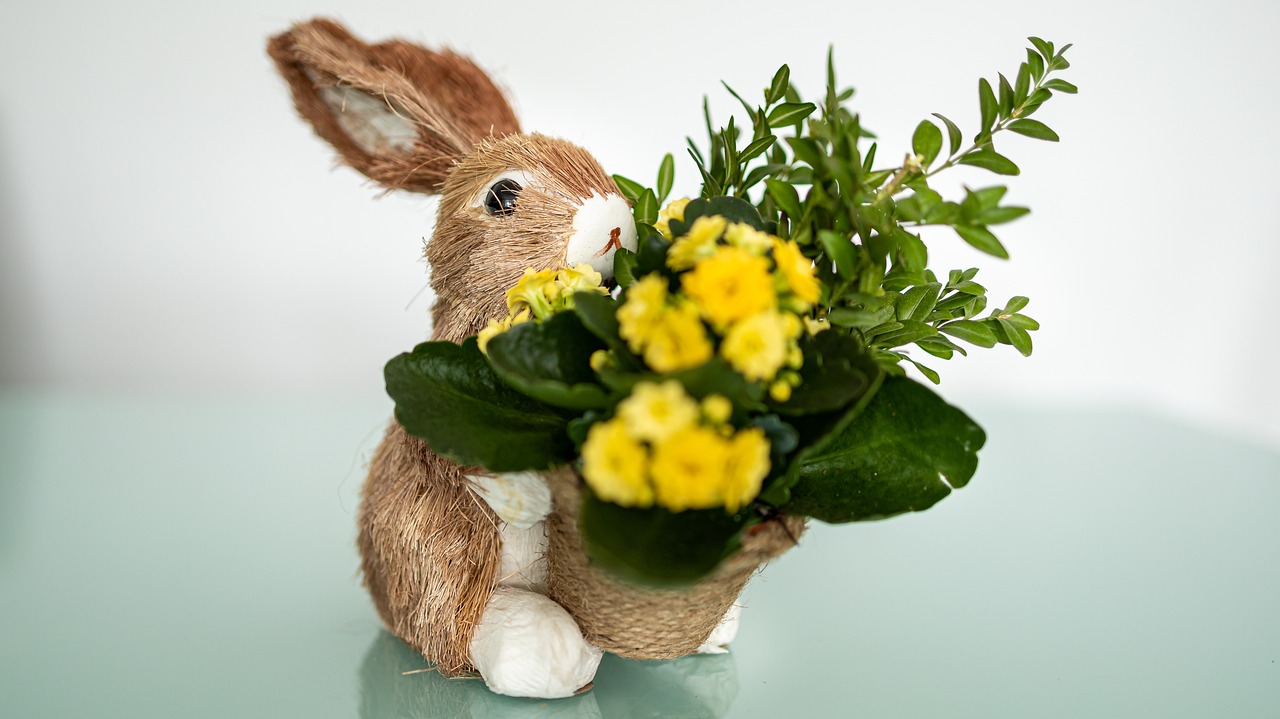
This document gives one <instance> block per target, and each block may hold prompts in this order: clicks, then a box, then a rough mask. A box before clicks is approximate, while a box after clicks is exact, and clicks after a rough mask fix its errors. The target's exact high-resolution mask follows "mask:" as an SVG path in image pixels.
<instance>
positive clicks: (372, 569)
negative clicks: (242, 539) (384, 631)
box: [359, 422, 502, 676]
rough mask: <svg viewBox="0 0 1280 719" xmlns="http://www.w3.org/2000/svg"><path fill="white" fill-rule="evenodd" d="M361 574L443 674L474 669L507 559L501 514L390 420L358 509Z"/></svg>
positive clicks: (389, 616)
mask: <svg viewBox="0 0 1280 719" xmlns="http://www.w3.org/2000/svg"><path fill="white" fill-rule="evenodd" d="M359 524H360V537H359V548H360V555H361V567H362V569H363V573H364V581H365V584H366V586H368V588H369V593H370V594H371V595H372V596H373V600H374V604H375V606H376V607H377V610H378V614H379V615H380V616H381V617H382V621H383V622H384V623H385V624H386V626H387V628H388V629H389V630H390V631H391V632H392V633H393V634H395V635H396V636H398V637H400V638H401V639H403V640H404V641H405V642H406V643H408V644H409V645H410V646H412V647H413V648H414V649H416V650H418V651H419V652H421V653H422V655H423V656H424V657H426V659H427V660H428V661H432V662H435V663H436V665H437V668H438V669H439V670H440V671H441V672H442V673H444V674H446V675H450V676H453V675H458V674H462V673H464V672H467V671H470V670H471V669H473V668H474V667H473V666H472V664H471V658H470V644H471V640H472V636H473V634H474V632H475V627H476V625H477V624H479V622H480V619H481V617H482V616H483V614H484V610H485V607H487V606H488V604H489V600H490V598H491V597H492V595H493V591H494V587H495V585H496V584H497V580H498V572H499V567H500V565H501V555H502V540H501V535H500V532H499V525H498V518H497V517H496V516H495V515H494V513H493V511H492V510H491V509H489V507H488V505H486V504H485V503H484V502H483V501H482V500H481V499H480V498H479V497H478V496H476V494H475V492H473V491H472V490H471V488H470V483H469V482H468V481H467V480H466V479H465V477H464V476H463V470H462V468H460V467H458V466H457V465H455V464H453V463H452V462H450V461H448V460H446V459H444V458H442V457H439V456H438V455H436V454H434V453H433V452H431V450H430V449H428V448H427V446H426V444H425V443H424V442H422V441H421V440H419V439H417V438H416V437H412V436H410V435H409V434H408V433H407V432H405V430H404V428H403V427H401V426H400V425H399V424H397V423H394V422H393V423H392V425H391V427H390V428H389V429H388V430H387V435H386V437H384V438H383V440H382V444H381V445H380V446H379V447H378V450H377V452H376V453H375V454H374V457H373V462H372V463H371V465H370V468H369V476H368V478H367V479H366V481H365V486H364V497H363V501H362V502H361V507H360V518H359Z"/></svg>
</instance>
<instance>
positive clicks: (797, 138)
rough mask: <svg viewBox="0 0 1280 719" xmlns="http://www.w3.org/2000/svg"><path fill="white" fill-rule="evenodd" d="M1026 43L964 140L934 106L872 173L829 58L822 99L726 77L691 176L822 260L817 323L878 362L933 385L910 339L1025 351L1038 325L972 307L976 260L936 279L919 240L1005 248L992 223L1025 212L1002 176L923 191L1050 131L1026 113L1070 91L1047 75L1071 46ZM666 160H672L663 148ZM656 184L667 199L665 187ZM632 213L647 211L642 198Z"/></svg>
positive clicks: (635, 187) (992, 250)
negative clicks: (718, 120)
mask: <svg viewBox="0 0 1280 719" xmlns="http://www.w3.org/2000/svg"><path fill="white" fill-rule="evenodd" d="M1029 41H1030V42H1031V47H1030V48H1028V49H1027V60H1026V62H1023V63H1021V64H1020V65H1019V67H1018V71H1017V72H1016V73H1015V74H1013V75H1011V76H1005V75H1003V74H1000V75H998V76H997V80H996V82H995V83H994V84H993V83H992V82H991V81H989V80H987V79H985V78H984V79H981V80H979V82H978V128H977V131H976V132H974V133H973V142H972V143H971V144H969V145H967V146H966V145H965V144H964V133H963V131H962V130H961V129H960V126H959V125H958V124H956V123H955V122H953V121H952V120H951V119H949V118H947V117H945V116H943V115H941V114H938V113H934V115H933V116H934V118H936V119H937V120H938V121H940V122H941V124H942V127H941V128H940V127H939V126H938V125H937V124H935V123H934V122H933V121H932V120H928V119H926V120H922V121H921V122H920V124H919V125H917V127H916V129H915V132H914V133H913V134H912V138H911V151H910V152H908V153H906V155H905V157H904V159H903V162H902V164H900V165H898V166H896V167H883V168H879V169H877V168H876V166H875V156H876V150H877V145H876V143H875V142H872V143H871V144H870V145H869V146H867V147H865V148H864V147H863V144H864V140H867V139H873V138H874V135H872V133H870V132H868V131H867V130H866V129H865V128H864V127H863V126H862V121H861V118H860V117H859V115H858V114H857V113H855V112H853V111H852V110H851V109H850V107H849V105H848V101H849V100H850V99H851V98H852V97H853V96H854V90H853V88H844V89H840V88H839V87H838V86H837V84H836V80H835V71H834V63H833V62H832V60H831V58H830V56H828V62H827V88H826V93H825V95H824V97H823V100H822V101H821V102H820V103H813V102H805V101H804V100H803V99H802V98H801V97H800V94H799V92H798V91H797V90H796V88H795V87H793V86H791V85H790V76H791V71H790V68H789V67H787V66H785V65H784V66H782V67H781V68H779V69H778V72H777V73H775V74H774V76H773V79H772V80H771V81H770V82H769V85H768V86H767V87H766V88H765V89H764V91H763V100H764V103H763V104H760V105H755V104H752V103H750V102H747V101H746V100H744V99H743V97H742V96H741V95H739V94H738V93H737V92H736V91H734V90H733V89H732V88H729V87H728V86H727V85H726V89H728V91H729V93H730V94H731V95H732V96H733V97H734V98H735V99H737V100H738V102H739V103H740V104H741V105H742V108H743V109H744V110H745V112H746V115H747V118H748V122H747V123H743V124H741V125H740V124H739V123H738V121H737V119H736V118H734V117H731V118H730V119H729V121H728V123H727V124H726V125H725V126H723V127H719V128H717V127H716V126H715V123H713V121H712V119H711V114H710V110H709V109H708V107H707V105H706V103H705V102H704V115H705V120H706V131H707V138H708V139H707V144H706V146H705V148H703V147H700V146H699V145H698V143H696V142H694V140H693V139H689V141H688V145H689V155H690V157H692V158H693V161H694V164H695V166H696V167H697V169H698V173H699V174H700V175H701V177H702V193H701V194H702V197H704V198H713V197H717V196H720V195H729V196H733V197H739V198H743V199H745V200H747V201H749V202H751V203H752V204H754V205H755V206H756V207H757V209H758V210H759V212H760V214H761V215H762V216H763V218H764V220H765V223H766V225H768V226H769V227H771V228H774V231H776V232H777V234H779V235H780V236H782V237H784V238H792V239H794V240H796V242H797V243H798V244H799V245H800V246H801V248H802V249H803V250H804V252H805V253H806V255H808V256H809V257H811V258H813V259H815V260H816V261H817V262H818V266H819V267H820V268H821V269H822V279H823V281H824V283H825V284H826V285H827V286H828V287H829V291H828V292H826V293H825V294H824V297H823V304H824V307H825V308H826V312H827V317H828V319H830V321H831V323H832V324H833V325H835V326H837V327H839V328H840V329H841V330H842V331H844V332H846V333H849V334H851V335H856V336H857V337H858V339H859V340H860V341H862V342H863V343H864V344H865V345H866V346H868V347H869V348H871V349H872V351H873V354H874V356H875V358H876V359H877V361H879V362H881V363H882V364H883V365H884V368H885V369H886V371H889V372H891V373H898V374H900V373H901V372H902V369H901V364H902V363H904V362H906V363H910V364H912V365H914V366H915V367H916V368H917V369H918V370H919V371H920V372H921V374H923V375H924V376H925V377H927V378H928V379H929V380H930V381H932V382H934V383H937V382H938V381H939V379H940V378H939V376H938V373H937V372H936V371H934V370H932V369H930V368H929V367H926V366H924V365H922V364H920V363H919V362H918V361H917V359H916V358H914V357H912V356H909V354H908V352H909V350H908V348H909V347H911V346H914V348H915V349H917V350H920V351H922V352H924V353H926V354H928V355H930V356H932V357H935V358H938V359H950V358H951V357H953V356H954V355H955V354H957V353H959V354H962V355H963V354H966V351H965V350H964V349H963V348H962V347H961V346H960V345H957V344H955V343H954V342H953V341H952V339H950V338H955V339H959V340H961V341H963V342H966V343H969V344H973V345H976V346H978V347H992V346H995V345H996V344H1007V345H1011V346H1013V347H1014V348H1015V349H1017V350H1018V351H1019V352H1022V353H1023V354H1028V353H1030V351H1031V338H1030V335H1029V332H1031V331H1034V329H1035V328H1036V327H1038V325H1037V324H1036V323H1035V321H1034V320H1032V319H1030V318H1029V317H1026V316H1025V315H1020V314H1017V315H1016V318H1015V317H1014V316H1013V315H1015V314H1016V312H1017V311H1016V310H1015V311H1014V312H1012V313H1008V312H992V313H990V314H989V315H987V316H985V317H979V314H980V313H981V312H982V310H983V309H984V308H985V306H986V304H987V303H988V298H987V295H986V290H985V289H983V288H982V287H981V286H980V285H977V284H976V283H974V282H973V281H972V280H973V277H974V275H976V273H977V270H976V269H968V270H964V271H963V272H961V274H962V275H963V276H964V280H963V281H962V282H960V283H956V282H949V283H947V284H946V285H942V284H941V283H939V282H938V280H937V278H936V276H935V275H934V273H933V272H931V271H930V270H929V267H928V250H927V248H926V247H925V245H924V243H923V241H922V240H921V239H920V236H919V235H918V234H917V231H918V230H917V228H919V227H922V226H941V227H948V228H950V229H951V230H952V231H953V232H954V233H955V235H956V236H957V237H958V238H959V239H960V240H962V241H964V242H965V243H967V244H969V245H970V246H972V247H974V248H976V249H978V250H980V251H981V252H984V253H986V254H988V255H992V256H994V257H998V258H1001V259H1007V258H1008V257H1009V252H1008V250H1007V249H1006V248H1005V246H1004V244H1003V243H1002V242H1001V241H1000V239H999V238H998V237H997V236H996V233H995V232H994V230H993V229H992V228H994V227H996V226H997V225H1001V224H1004V223H1007V222H1010V221H1013V220H1015V219H1018V218H1019V217H1022V216H1024V215H1026V214H1027V213H1028V212H1029V210H1028V209H1027V208H1025V207H1018V206H1015V205H1003V204H1001V201H1002V200H1003V198H1004V195H1005V192H1006V189H1007V188H1006V187H1005V186H1004V185H993V186H989V187H982V188H978V189H965V191H964V197H963V198H960V199H957V200H949V199H944V198H943V197H942V196H941V194H939V193H938V192H937V191H935V190H934V189H933V188H932V187H930V180H932V178H933V177H935V176H936V175H938V174H939V173H941V172H943V171H945V170H947V169H948V168H951V167H955V166H957V165H966V166H969V167H976V168H980V169H984V170H987V171H989V172H992V173H993V174H996V175H1002V176H1014V175H1018V174H1020V173H1021V170H1020V168H1019V167H1018V166H1017V164H1015V163H1014V162H1013V160H1011V159H1009V157H1007V156H1006V155H1005V154H1003V153H1002V152H999V151H997V150H996V139H997V138H998V137H1000V136H1001V133H1003V132H1005V131H1006V130H1007V131H1009V132H1010V133H1013V134H1018V135H1021V136H1024V137H1028V138H1033V139H1037V140H1046V141H1051V142H1056V141H1057V140H1058V134H1057V133H1056V132H1055V131H1054V130H1053V129H1051V128H1050V127H1049V126H1048V125H1046V124H1045V123H1044V122H1042V121H1040V120H1033V119H1030V116H1031V115H1032V114H1033V113H1035V112H1037V111H1038V110H1039V109H1040V107H1041V106H1042V105H1043V104H1044V103H1045V102H1046V101H1047V100H1048V99H1049V98H1051V97H1052V96H1053V95H1054V94H1055V93H1061V94H1074V93H1075V92H1076V91H1077V89H1076V87H1075V86H1074V85H1072V84H1071V83H1069V82H1067V81H1066V80H1063V79H1061V78H1059V77H1055V76H1054V73H1056V72H1058V71H1060V70H1064V69H1066V68H1068V67H1070V63H1068V62H1067V60H1066V58H1065V56H1064V54H1065V52H1066V50H1067V49H1068V48H1069V47H1070V45H1067V46H1064V47H1062V48H1060V49H1055V47H1054V45H1053V43H1051V42H1047V41H1045V40H1042V39H1040V38H1036V37H1032V38H1029ZM1009 77H1012V78H1013V80H1010V79H1009ZM747 127H749V128H750V130H749V131H748V130H747V129H746V128H747ZM944 130H945V140H946V152H945V154H944V152H943V144H944V142H943V141H944V134H943V132H944ZM669 157H670V156H668V158H669ZM663 162H664V165H663V167H664V168H669V165H668V164H666V163H667V158H664V160H663ZM663 173H664V170H660V172H659V188H660V189H664V188H669V185H666V184H664V182H666V179H664V178H667V179H669V175H664V174H663ZM616 179H617V180H618V184H619V187H620V188H621V189H622V191H623V193H624V194H626V195H627V196H628V197H629V198H632V199H633V201H635V200H636V199H637V198H639V199H643V197H644V193H645V191H646V190H645V188H644V187H643V186H641V185H640V184H639V183H636V182H633V181H631V180H628V179H626V178H624V177H617V178H616ZM660 194H662V195H663V196H664V197H665V194H666V193H665V189H664V191H663V192H661V193H660ZM643 209H644V213H645V216H646V217H647V216H648V214H649V210H648V208H647V206H645V207H644V208H643ZM640 215H641V212H640V211H637V216H640ZM649 224H652V223H649ZM642 236H643V235H642ZM957 272H959V271H955V270H953V271H951V273H950V274H952V275H955V274H956V273H957ZM935 289H936V291H935ZM926 299H928V300H929V301H928V302H925V303H924V304H923V305H922V304H921V301H922V300H926ZM899 302H905V303H908V305H909V307H908V309H909V311H908V312H905V313H904V312H903V311H900V310H899V308H898V307H897V304H898V303H899ZM1023 305H1025V302H1023ZM1002 314H1008V315H1009V316H1006V317H1002V316H1001V315H1002ZM957 322H959V323H962V324H956V323H957Z"/></svg>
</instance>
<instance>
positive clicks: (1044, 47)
mask: <svg viewBox="0 0 1280 719" xmlns="http://www.w3.org/2000/svg"><path fill="white" fill-rule="evenodd" d="M1027 39H1028V40H1030V41H1031V44H1032V45H1035V46H1036V50H1038V51H1039V52H1040V55H1042V56H1043V57H1044V59H1045V60H1052V59H1053V43H1051V42H1045V41H1044V40H1041V39H1040V38H1038V37H1029V38H1027Z"/></svg>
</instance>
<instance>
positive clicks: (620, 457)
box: [582, 419, 653, 507]
mask: <svg viewBox="0 0 1280 719" xmlns="http://www.w3.org/2000/svg"><path fill="white" fill-rule="evenodd" d="M648 463H649V457H648V453H647V452H645V449H644V446H643V445H641V444H640V443H638V442H636V441H635V440H634V439H632V438H631V436H630V435H628V434H627V429H626V427H625V426H624V425H623V423H622V422H621V421H619V420H617V419H611V420H609V421H608V422H599V423H596V424H594V425H592V426H591V429H590V430H589V431H588V432H587V441H586V442H585V443H584V444H583V445H582V476H583V478H584V479H586V481H587V484H588V485H589V486H590V487H591V489H592V491H594V492H595V493H596V496H598V497H600V499H603V500H605V501H607V502H613V503H614V504H620V505H622V506H623V507H649V506H652V505H653V487H651V486H650V485H649V482H648V481H647V479H646V478H645V474H646V469H647V465H648Z"/></svg>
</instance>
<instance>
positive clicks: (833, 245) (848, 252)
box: [818, 230, 856, 277]
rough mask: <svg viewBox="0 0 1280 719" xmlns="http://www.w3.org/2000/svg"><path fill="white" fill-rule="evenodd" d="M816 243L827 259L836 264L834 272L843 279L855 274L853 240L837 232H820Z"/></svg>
mask: <svg viewBox="0 0 1280 719" xmlns="http://www.w3.org/2000/svg"><path fill="white" fill-rule="evenodd" d="M818 241H819V242H821V243H822V249H823V251H824V252H826V254H827V257H829V258H830V259H831V261H832V262H835V263H836V272H838V273H839V274H840V275H841V276H844V277H853V276H854V274H855V269H854V268H855V262H856V260H855V258H854V256H853V240H852V239H851V238H850V237H848V236H846V235H843V234H841V233H839V232H832V231H831V230H822V231H821V232H819V233H818Z"/></svg>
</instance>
